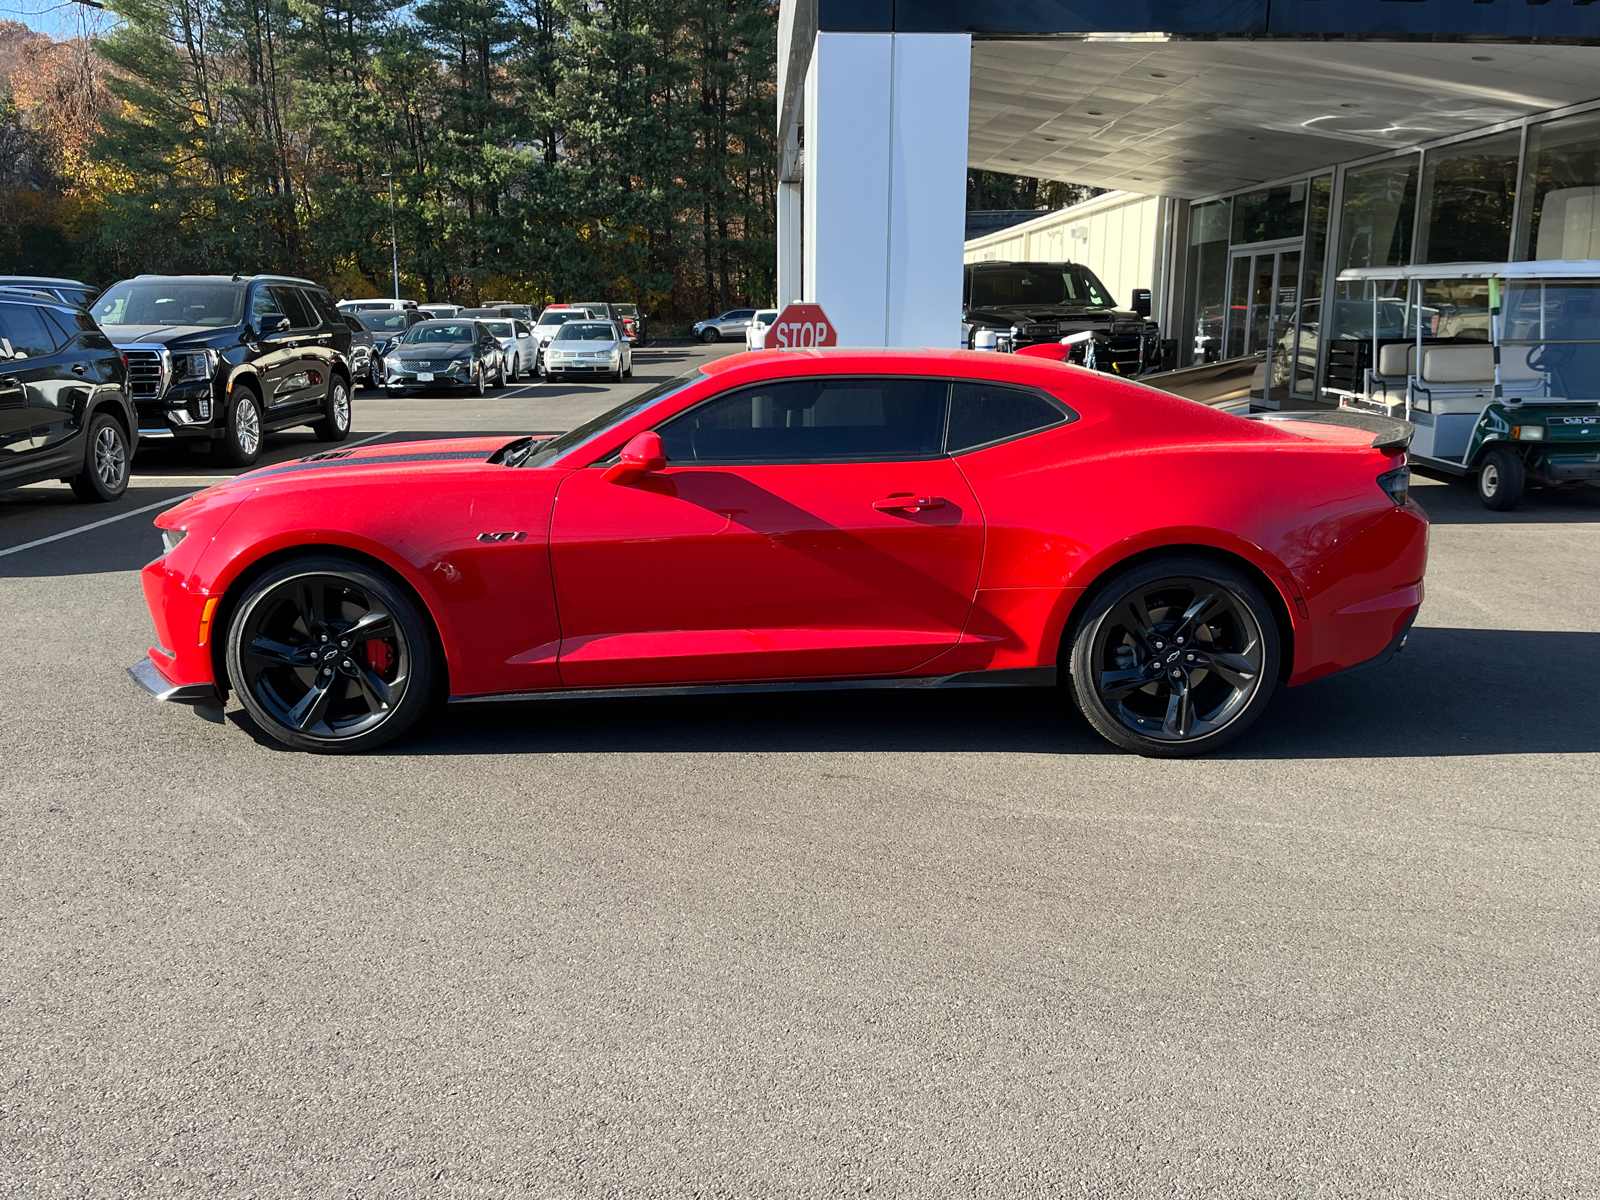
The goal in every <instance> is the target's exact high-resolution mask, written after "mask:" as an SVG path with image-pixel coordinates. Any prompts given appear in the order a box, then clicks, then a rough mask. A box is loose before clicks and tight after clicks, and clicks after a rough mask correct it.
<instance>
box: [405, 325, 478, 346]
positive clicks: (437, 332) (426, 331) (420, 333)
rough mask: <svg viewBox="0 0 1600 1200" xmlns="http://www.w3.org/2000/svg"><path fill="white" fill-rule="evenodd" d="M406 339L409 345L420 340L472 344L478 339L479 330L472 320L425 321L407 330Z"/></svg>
mask: <svg viewBox="0 0 1600 1200" xmlns="http://www.w3.org/2000/svg"><path fill="white" fill-rule="evenodd" d="M404 340H405V343H406V345H408V346H414V345H416V344H418V343H419V342H444V343H446V344H451V345H457V344H459V345H468V346H470V345H471V344H472V343H473V342H475V341H477V340H478V331H477V328H476V327H475V326H474V325H473V323H472V322H471V321H423V322H422V323H421V324H420V325H413V326H412V327H411V328H410V329H409V330H407V331H406V336H405V339H404Z"/></svg>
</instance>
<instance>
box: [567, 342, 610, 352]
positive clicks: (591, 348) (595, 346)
mask: <svg viewBox="0 0 1600 1200" xmlns="http://www.w3.org/2000/svg"><path fill="white" fill-rule="evenodd" d="M620 344H621V343H619V342H562V343H561V345H559V346H558V345H556V344H555V343H554V342H551V343H550V348H551V349H552V350H574V351H577V352H578V353H580V354H603V353H605V352H606V351H608V350H615V349H616V348H617V347H618V345H620Z"/></svg>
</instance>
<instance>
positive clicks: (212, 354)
mask: <svg viewBox="0 0 1600 1200" xmlns="http://www.w3.org/2000/svg"><path fill="white" fill-rule="evenodd" d="M216 369H217V352H216V351H215V350H185V351H182V352H180V353H178V354H174V355H173V356H172V379H173V382H177V381H179V380H194V379H210V378H211V376H212V375H213V374H214V373H215V372H216Z"/></svg>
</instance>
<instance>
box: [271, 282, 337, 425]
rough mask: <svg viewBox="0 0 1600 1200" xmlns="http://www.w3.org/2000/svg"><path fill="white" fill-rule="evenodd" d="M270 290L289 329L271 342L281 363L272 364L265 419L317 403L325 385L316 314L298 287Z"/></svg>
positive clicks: (272, 287)
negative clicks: (274, 371)
mask: <svg viewBox="0 0 1600 1200" xmlns="http://www.w3.org/2000/svg"><path fill="white" fill-rule="evenodd" d="M270 290H271V292H272V298H273V301H274V302H275V303H276V304H277V306H278V307H277V311H278V312H281V313H283V314H284V315H285V316H287V317H288V318H289V327H288V329H287V330H285V331H284V332H283V333H282V335H281V336H276V337H275V339H274V349H275V351H276V352H277V354H278V356H279V357H280V359H281V362H280V363H279V364H277V365H276V367H277V369H276V377H275V379H274V380H273V386H272V393H271V395H270V396H268V397H267V401H266V403H267V411H268V414H269V418H268V419H269V420H270V419H273V418H275V417H277V416H280V415H284V414H287V413H290V412H293V411H294V410H296V409H302V408H309V407H311V406H312V405H313V404H316V403H318V402H319V401H320V400H321V399H322V396H323V388H324V386H325V385H326V382H327V374H326V365H325V364H324V362H323V361H322V360H323V357H324V354H322V353H319V351H320V347H319V346H318V344H317V332H318V331H317V326H318V324H320V322H318V320H317V317H316V314H315V313H314V312H312V311H310V306H309V305H308V304H307V303H306V301H305V299H304V298H303V297H302V296H301V295H300V291H299V289H298V288H293V287H289V286H287V285H285V284H273V285H271V288H270Z"/></svg>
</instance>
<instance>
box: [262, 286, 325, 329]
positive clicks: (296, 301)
mask: <svg viewBox="0 0 1600 1200" xmlns="http://www.w3.org/2000/svg"><path fill="white" fill-rule="evenodd" d="M272 294H273V296H274V297H275V298H276V299H277V301H278V311H279V312H281V313H283V314H285V315H286V316H287V317H288V318H289V328H290V329H310V328H312V327H313V326H315V325H317V324H318V321H317V319H316V318H315V317H313V316H312V315H311V313H310V312H309V311H307V310H308V308H309V307H310V306H309V305H307V304H306V302H305V301H304V300H303V299H302V298H301V296H300V293H299V292H298V291H297V290H295V289H294V288H292V287H275V288H273V289H272Z"/></svg>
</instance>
